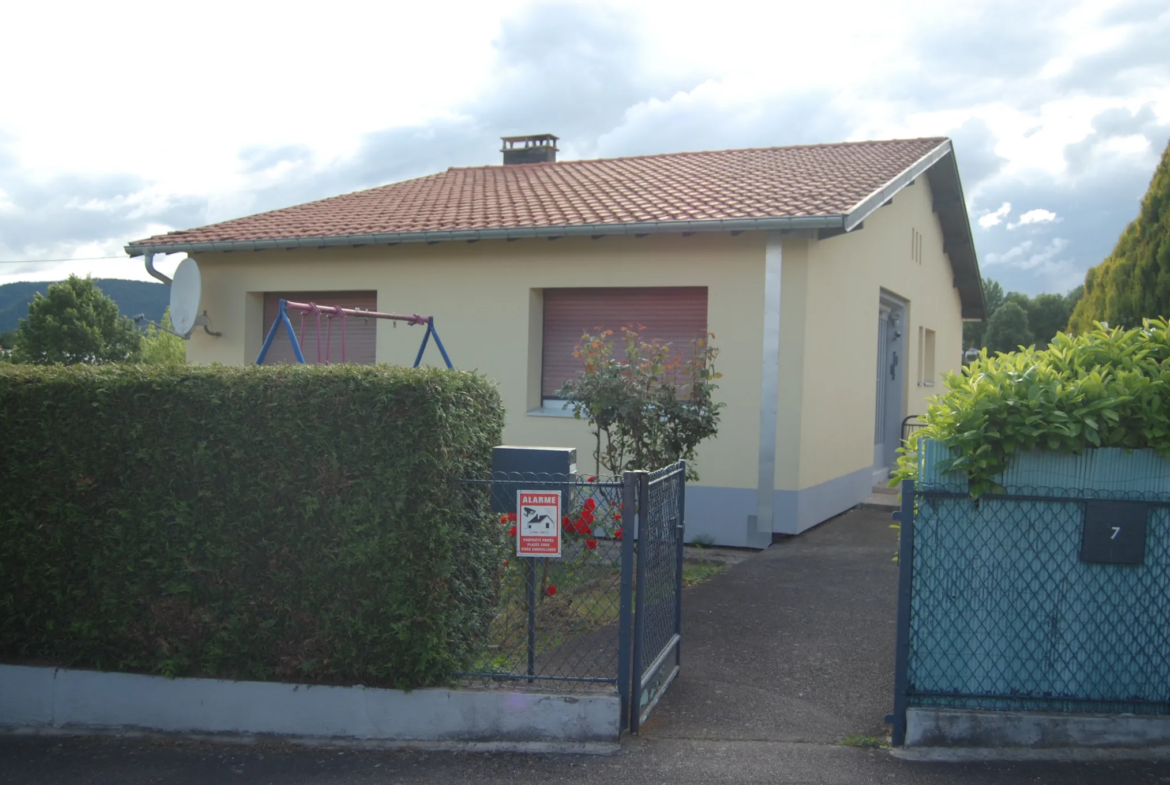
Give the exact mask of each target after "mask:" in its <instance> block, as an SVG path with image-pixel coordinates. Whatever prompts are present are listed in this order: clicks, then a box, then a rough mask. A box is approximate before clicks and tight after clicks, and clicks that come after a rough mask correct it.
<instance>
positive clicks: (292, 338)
mask: <svg viewBox="0 0 1170 785" xmlns="http://www.w3.org/2000/svg"><path fill="white" fill-rule="evenodd" d="M280 318H281V320H283V321H284V329H285V330H287V331H288V341H289V343H291V344H292V349H293V354H294V355H295V356H296V358H297V362H299V363H300V364H301V365H304V364H305V355H304V353H303V352H301V342H300V341H298V340H297V332H296V330H294V329H293V326H292V321H290V320H289V318H288V311H286V310H285V309H284V300H281V301H280ZM304 323H305V320H304V317H301V326H302V328H303V327H304Z"/></svg>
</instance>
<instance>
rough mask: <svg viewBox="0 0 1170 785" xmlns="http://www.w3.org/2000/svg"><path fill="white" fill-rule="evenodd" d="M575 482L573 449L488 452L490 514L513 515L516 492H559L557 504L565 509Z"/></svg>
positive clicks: (506, 448)
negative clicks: (490, 475) (559, 501)
mask: <svg viewBox="0 0 1170 785" xmlns="http://www.w3.org/2000/svg"><path fill="white" fill-rule="evenodd" d="M576 479H577V449H576V448H575V447H515V446H512V445H501V446H499V447H495V448H493V449H492V512H494V513H507V512H516V493H517V492H518V491H541V490H552V491H561V503H562V504H565V505H567V504H568V503H569V498H570V496H569V491H571V490H572V487H573V484H574V482H575V481H576Z"/></svg>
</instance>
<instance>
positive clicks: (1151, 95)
mask: <svg viewBox="0 0 1170 785" xmlns="http://www.w3.org/2000/svg"><path fill="white" fill-rule="evenodd" d="M4 17H5V21H4V29H3V31H2V32H0V73H3V74H5V77H4V78H3V79H2V80H0V283H3V282H7V281H13V280H50V279H57V278H61V277H63V276H64V275H66V274H68V273H69V272H76V273H78V274H86V273H90V274H93V275H95V276H102V277H120V278H144V277H145V274H144V272H143V270H142V265H141V260H130V259H127V258H126V257H125V256H124V254H123V252H122V247H123V245H125V243H127V242H128V241H131V240H135V239H139V238H142V237H146V236H149V235H151V234H155V233H158V232H162V231H168V230H171V229H182V228H188V227H192V226H198V225H202V224H206V223H210V222H213V221H220V220H224V219H228V218H234V217H237V216H241V215H247V214H250V213H254V212H259V211H262V210H267V209H272V208H276V207H283V206H287V205H290V204H297V203H300V202H304V201H307V200H310V199H316V198H321V197H325V196H331V195H334V194H338V193H344V192H347V191H353V190H357V189H361V188H366V187H371V186H375V185H380V184H383V183H387V182H393V181H395V180H401V179H405V178H408V177H414V176H418V175H422V174H428V173H431V172H435V171H439V170H442V169H445V168H447V167H448V166H467V165H478V164H485V163H497V162H498V161H499V158H500V154H499V152H498V150H499V138H498V137H500V136H501V135H508V134H524V133H543V132H551V133H556V134H558V135H559V136H561V137H562V141H561V149H562V152H561V159H562V160H563V159H569V158H593V157H608V156H620V155H631V154H643V153H658V152H673V151H682V150H703V149H720V148H729V147H748V146H769V145H786V144H798V143H809V142H833V141H841V140H856V139H885V138H897V137H911V136H933V135H947V136H950V137H952V138H953V139H954V140H955V147H956V152H957V154H958V159H959V167H960V170H961V174H962V178H963V184H964V187H965V190H966V195H967V204H968V208H969V209H970V213H971V223H972V228H973V230H974V233H975V240H976V246H977V249H978V252H979V258H980V262H981V264H982V267H983V272H984V275H985V276H987V277H991V278H995V279H997V280H999V281H1001V282H1002V283H1003V284H1004V286H1005V288H1007V289H1014V290H1019V291H1024V292H1028V293H1031V294H1035V293H1039V292H1042V291H1059V292H1064V291H1067V290H1068V289H1071V288H1072V287H1074V286H1075V285H1076V284H1078V283H1079V282H1080V281H1081V280H1082V278H1083V276H1084V271H1085V269H1086V268H1088V267H1089V266H1091V265H1093V264H1096V263H1097V262H1099V261H1100V260H1101V259H1102V258H1103V257H1104V256H1105V255H1107V254H1108V253H1109V251H1110V250H1111V248H1112V247H1113V244H1114V243H1115V242H1116V240H1117V236H1118V234H1119V233H1120V231H1121V230H1122V228H1124V226H1125V224H1126V223H1127V222H1128V221H1130V220H1131V219H1132V218H1133V217H1134V216H1135V215H1136V213H1137V209H1138V203H1139V201H1140V199H1141V196H1142V194H1143V193H1144V192H1145V190H1146V187H1147V185H1148V184H1149V180H1150V176H1151V174H1152V172H1153V169H1154V166H1155V165H1156V164H1157V161H1158V158H1159V156H1160V155H1161V152H1162V150H1163V148H1164V147H1165V146H1166V144H1167V139H1168V138H1170V55H1168V54H1167V50H1166V41H1170V4H1168V3H1166V2H1165V0H1132V1H1130V2H1125V1H1122V2H1075V0H1058V1H1057V2H1047V1H1046V0H1029V1H1028V2H1021V1H1018V0H1011V1H1010V2H994V1H991V0H987V1H985V2H969V3H964V2H950V3H938V2H934V1H932V2H917V0H888V2H885V3H872V2H864V3H861V2H858V3H856V4H854V3H850V2H835V3H832V2H829V3H826V2H801V3H794V2H790V0H782V1H781V2H777V3H759V2H755V0H751V1H750V2H739V0H722V1H721V2H719V3H717V4H712V3H710V2H705V3H701V4H700V3H694V4H688V3H686V2H680V0H670V1H669V2H654V1H651V0H648V1H647V2H640V3H630V2H623V3H616V2H615V3H613V4H609V5H607V4H604V3H601V2H591V3H571V2H513V1H512V0H495V1H494V2H491V3H485V2H474V3H466V4H458V3H448V2H443V1H442V0H435V1H433V2H428V3H401V2H395V1H392V2H381V3H374V2H366V3H352V2H347V0H331V2H329V3H324V4H321V3H288V2H279V3H277V2H273V3H259V2H251V1H250V0H232V2H223V3H221V2H217V1H216V0H206V1H205V2H201V3H199V4H196V5H184V4H174V3H159V2H144V3H130V2H119V1H118V0H107V2H102V3H92V2H90V3H78V4H69V3H52V2H43V3H20V4H16V5H14V6H13V7H11V8H7V9H6V10H5V13H4ZM94 257H114V258H112V259H108V258H107V259H93V258H94ZM59 259H69V260H78V261H70V262H64V263H62V262H49V263H45V262H43V261H41V260H59ZM169 261H170V263H171V264H172V265H173V264H174V263H177V261H178V258H177V257H174V258H172V259H170V260H169ZM25 262H27V263H25ZM33 262H39V263H33ZM160 267H163V268H164V269H165V268H166V265H162V264H160Z"/></svg>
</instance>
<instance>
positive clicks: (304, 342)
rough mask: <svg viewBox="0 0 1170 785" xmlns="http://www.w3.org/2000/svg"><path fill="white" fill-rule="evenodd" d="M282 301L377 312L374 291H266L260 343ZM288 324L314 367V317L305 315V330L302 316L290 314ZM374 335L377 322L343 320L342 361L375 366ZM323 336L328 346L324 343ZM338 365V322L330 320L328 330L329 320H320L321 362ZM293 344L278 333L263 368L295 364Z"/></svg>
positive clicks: (281, 332) (339, 339)
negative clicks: (343, 357) (331, 323)
mask: <svg viewBox="0 0 1170 785" xmlns="http://www.w3.org/2000/svg"><path fill="white" fill-rule="evenodd" d="M281 300H292V301H293V302H298V303H317V305H338V306H341V307H342V308H355V309H359V310H363V311H376V310H377V305H378V293H377V292H265V293H264V324H263V326H262V328H261V329H262V331H263V332H262V334H261V340H263V338H264V336H267V335H268V331H269V330H270V329H271V328H272V323H273V322H274V321H275V320H276V314H277V311H278V310H279V308H280V301H281ZM288 318H289V321H291V322H292V326H293V329H294V330H295V331H296V333H297V339H298V340H299V341H300V344H301V353H302V354H303V355H304V356H305V362H306V363H307V364H309V365H316V364H317V318H316V317H315V316H314V315H313V314H305V317H304V330H302V329H301V314H300V313H297V312H290V313H289V315H288ZM376 335H377V321H376V320H374V319H361V318H355V317H349V318H347V319H346V320H345V361H346V362H348V363H355V364H357V365H373V364H374V347H375V340H374V339H375V336H376ZM302 336H303V337H302ZM326 337H328V339H329V343H328V344H326V343H325V341H326ZM326 356H328V358H329V362H331V363H339V362H341V320H340V319H337V318H335V319H333V330H332V332H330V331H329V319H327V318H326V317H325V316H322V317H321V362H322V363H324V362H325V358H326ZM296 361H297V358H296V355H294V354H293V349H292V343H291V342H290V341H289V339H288V333H287V332H285V331H284V330H283V329H282V330H278V331H277V333H276V338H275V339H273V341H272V347H271V348H270V349H269V350H268V354H267V355H266V356H265V357H264V364H265V365H284V364H288V363H295V362H296Z"/></svg>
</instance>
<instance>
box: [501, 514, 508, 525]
mask: <svg viewBox="0 0 1170 785" xmlns="http://www.w3.org/2000/svg"><path fill="white" fill-rule="evenodd" d="M507 522H508V516H507V515H501V516H500V525H501V526H502V525H503V524H505V523H507Z"/></svg>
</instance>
